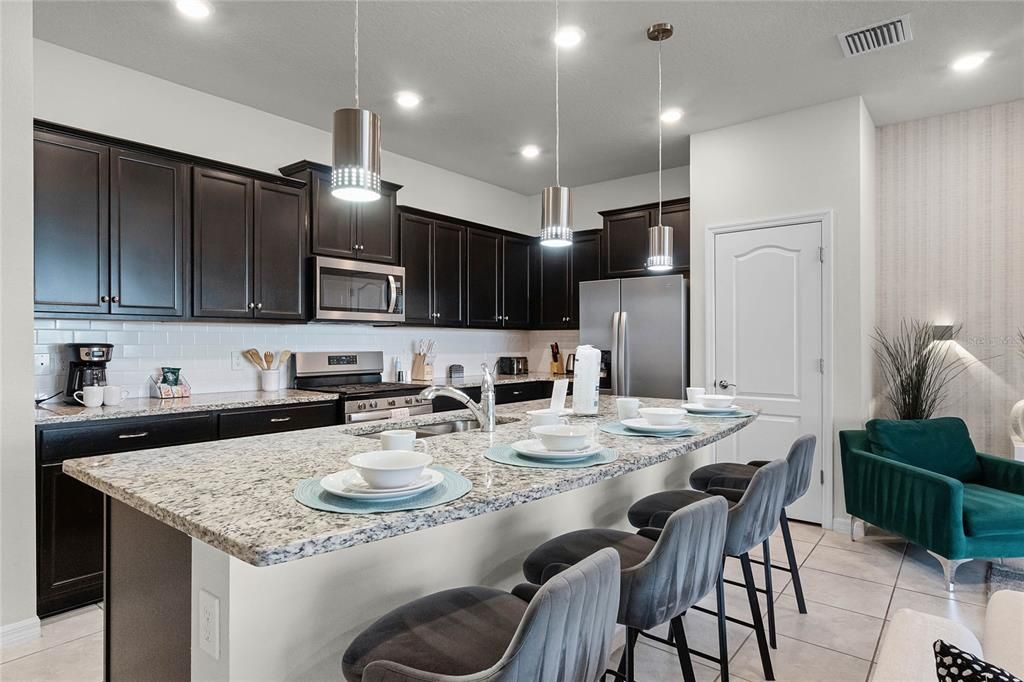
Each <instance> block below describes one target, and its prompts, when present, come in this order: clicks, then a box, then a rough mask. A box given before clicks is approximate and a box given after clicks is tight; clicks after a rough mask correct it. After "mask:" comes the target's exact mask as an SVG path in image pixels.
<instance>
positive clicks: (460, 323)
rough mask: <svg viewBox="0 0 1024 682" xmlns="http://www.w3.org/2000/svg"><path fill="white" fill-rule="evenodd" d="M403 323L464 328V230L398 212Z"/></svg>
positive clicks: (460, 227) (456, 226) (441, 222)
mask: <svg viewBox="0 0 1024 682" xmlns="http://www.w3.org/2000/svg"><path fill="white" fill-rule="evenodd" d="M399 226H400V236H399V244H400V245H401V251H400V254H401V259H400V262H401V264H402V265H403V266H404V267H405V322H406V324H421V325H434V326H444V327H464V326H466V306H465V299H464V292H465V291H466V228H465V227H463V226H461V225H456V224H454V223H449V222H446V221H443V220H436V219H433V218H430V217H425V216H420V215H415V214H409V213H405V212H402V213H401V214H400V218H399Z"/></svg>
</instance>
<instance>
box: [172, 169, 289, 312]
mask: <svg viewBox="0 0 1024 682" xmlns="http://www.w3.org/2000/svg"><path fill="white" fill-rule="evenodd" d="M192 193H193V194H192V226H193V235H194V236H193V248H192V257H193V264H192V269H193V285H192V288H193V305H192V314H193V315H194V316H195V317H220V318H257V319H274V320H304V319H305V306H304V305H303V295H302V277H303V268H304V264H305V254H306V242H305V233H306V193H305V190H304V189H303V188H296V187H291V186H286V185H275V184H273V183H268V182H264V181H259V180H254V179H253V178H251V177H247V176H244V175H239V174H236V173H229V172H226V171H219V170H212V169H208V168H196V169H195V170H194V173H193V188H192ZM257 213H258V215H257Z"/></svg>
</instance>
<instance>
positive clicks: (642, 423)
mask: <svg viewBox="0 0 1024 682" xmlns="http://www.w3.org/2000/svg"><path fill="white" fill-rule="evenodd" d="M622 425H623V426H625V427H626V428H627V429H629V430H630V431H639V432H640V433H682V432H684V431H689V430H690V429H691V428H692V427H693V424H691V423H690V422H686V421H682V422H679V423H678V424H665V425H663V424H651V423H649V422H648V421H647V420H646V419H644V418H643V417H637V418H634V419H623V420H622Z"/></svg>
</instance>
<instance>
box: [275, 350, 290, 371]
mask: <svg viewBox="0 0 1024 682" xmlns="http://www.w3.org/2000/svg"><path fill="white" fill-rule="evenodd" d="M291 357H292V352H291V351H290V350H283V351H281V353H280V355H278V357H277V366H278V367H284V366H285V365H287V364H288V360H290V359H291Z"/></svg>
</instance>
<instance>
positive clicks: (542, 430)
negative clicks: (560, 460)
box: [530, 424, 594, 452]
mask: <svg viewBox="0 0 1024 682" xmlns="http://www.w3.org/2000/svg"><path fill="white" fill-rule="evenodd" d="M593 431H594V430H593V429H592V428H591V427H589V426H579V425H576V426H573V425H571V424H553V425H550V426H534V427H533V428H532V429H530V433H532V434H533V435H535V436H537V437H538V438H540V442H541V443H543V444H544V447H546V448H547V449H548V450H552V451H554V452H567V451H569V450H582V449H583V448H585V447H587V443H588V442H589V441H590V437H591V435H592V434H593Z"/></svg>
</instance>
